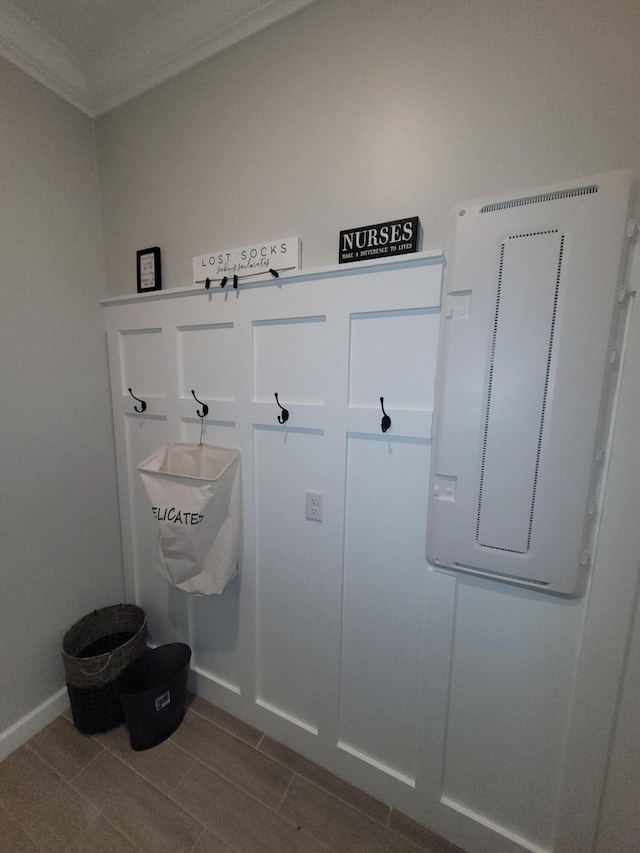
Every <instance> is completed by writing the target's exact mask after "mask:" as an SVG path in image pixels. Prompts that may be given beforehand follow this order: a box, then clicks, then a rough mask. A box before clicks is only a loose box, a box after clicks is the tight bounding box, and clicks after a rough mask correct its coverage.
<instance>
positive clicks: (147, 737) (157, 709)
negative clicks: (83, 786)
mask: <svg viewBox="0 0 640 853" xmlns="http://www.w3.org/2000/svg"><path fill="white" fill-rule="evenodd" d="M190 660H191V649H190V648H189V646H187V645H186V644H185V643H168V644H167V645H165V646H158V647H157V648H155V649H147V651H146V652H145V653H144V654H143V655H142V656H141V657H139V658H138V659H137V660H135V661H134V662H133V663H132V664H130V665H129V666H128V667H127V668H126V669H125V670H124V671H123V672H122V673H121V674H120V675H119V676H118V678H117V679H116V685H115V686H116V691H117V693H118V696H119V698H120V702H121V703H122V709H123V711H124V716H125V720H126V723H127V728H128V729H129V740H130V742H131V748H132V749H134V750H136V751H140V750H143V749H151V747H152V746H157V745H158V744H159V743H162V741H163V740H166V739H167V738H168V737H169V736H170V735H172V734H173V732H175V730H176V729H177V728H178V726H179V725H180V723H181V722H182V720H183V718H184V713H185V702H186V692H187V671H188V668H189V661H190Z"/></svg>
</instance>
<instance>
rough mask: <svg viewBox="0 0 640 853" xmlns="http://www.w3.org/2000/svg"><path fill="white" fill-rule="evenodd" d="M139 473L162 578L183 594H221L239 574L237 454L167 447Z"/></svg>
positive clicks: (196, 447) (191, 446) (210, 448)
mask: <svg viewBox="0 0 640 853" xmlns="http://www.w3.org/2000/svg"><path fill="white" fill-rule="evenodd" d="M138 470H139V471H140V476H141V477H142V482H143V483H144V486H145V488H146V490H147V495H148V496H149V500H150V501H151V510H152V512H153V515H154V517H155V519H156V520H157V522H158V527H159V528H160V534H159V540H158V570H159V572H160V574H161V575H162V576H163V577H164V578H166V579H167V580H168V581H169V582H170V583H172V584H173V585H174V586H175V587H177V588H178V589H181V590H183V591H184V592H190V593H194V594H196V595H220V593H221V592H222V591H223V590H224V588H225V586H226V585H227V584H228V582H229V581H230V580H231V579H232V578H233V577H234V576H235V575H236V573H237V571H238V551H239V547H240V527H241V521H242V482H241V465H240V453H239V451H237V450H233V449H232V448H229V447H214V446H212V445H209V444H167V445H165V446H164V447H161V448H159V449H158V450H156V451H155V452H154V453H152V454H151V456H149V457H148V458H147V459H145V460H144V462H141V463H140V465H138Z"/></svg>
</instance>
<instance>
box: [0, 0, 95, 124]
mask: <svg viewBox="0 0 640 853" xmlns="http://www.w3.org/2000/svg"><path fill="white" fill-rule="evenodd" d="M0 54H2V56H4V57H5V58H6V59H8V60H10V61H11V62H13V64H14V65H17V66H18V68H21V69H22V70H23V71H25V72H26V73H27V74H29V75H30V76H31V77H34V78H35V79H36V80H38V82H40V83H42V84H43V85H44V86H46V87H47V88H49V89H51V90H52V91H54V92H55V93H56V94H57V95H60V97H61V98H64V99H65V100H66V101H68V102H69V103H70V104H73V106H74V107H77V108H78V109H79V110H81V111H82V112H83V113H86V114H87V115H89V116H92V107H91V98H90V95H89V92H88V88H87V79H86V76H85V74H84V71H83V69H82V68H81V66H80V63H79V61H78V58H77V57H76V56H75V55H74V54H73V53H71V51H69V50H67V48H66V47H65V46H64V45H63V44H61V43H60V42H59V41H58V40H57V39H56V38H54V37H53V36H52V35H51V34H50V33H48V32H47V31H46V30H45V29H43V28H42V27H40V26H39V25H38V24H37V23H36V22H35V21H34V20H33V19H32V18H30V17H29V16H28V15H26V14H25V13H24V12H23V11H22V10H21V9H18V8H17V7H16V6H14V5H13V4H12V3H10V2H9V0H2V2H1V3H0ZM92 117H93V116H92Z"/></svg>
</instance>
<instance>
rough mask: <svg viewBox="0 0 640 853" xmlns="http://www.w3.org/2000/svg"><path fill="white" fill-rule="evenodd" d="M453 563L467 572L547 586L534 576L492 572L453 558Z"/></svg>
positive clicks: (547, 584) (547, 583) (546, 583)
mask: <svg viewBox="0 0 640 853" xmlns="http://www.w3.org/2000/svg"><path fill="white" fill-rule="evenodd" d="M453 565H454V566H455V567H456V568H457V569H466V570H467V571H469V572H478V573H479V574H482V575H488V576H489V577H493V578H504V580H508V581H518V582H519V583H530V584H533V585H534V586H549V582H548V581H539V580H536V579H535V578H523V577H520V575H508V574H506V572H492V571H490V570H489V569H481V568H480V567H479V566H467V565H466V564H465V563H456V562H455V560H454V563H453Z"/></svg>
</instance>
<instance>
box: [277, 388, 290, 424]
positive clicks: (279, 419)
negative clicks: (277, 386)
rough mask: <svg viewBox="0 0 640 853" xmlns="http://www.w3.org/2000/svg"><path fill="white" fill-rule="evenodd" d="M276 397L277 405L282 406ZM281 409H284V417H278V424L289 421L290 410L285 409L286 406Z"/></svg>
mask: <svg viewBox="0 0 640 853" xmlns="http://www.w3.org/2000/svg"><path fill="white" fill-rule="evenodd" d="M274 396H275V398H276V403H277V404H278V405H279V406H280V400H278V395H277V394H275V395H274ZM280 408H281V409H282V415H278V423H279V424H284V423H286V422H287V421H288V420H289V410H288V409H285V408H284V406H280Z"/></svg>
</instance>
